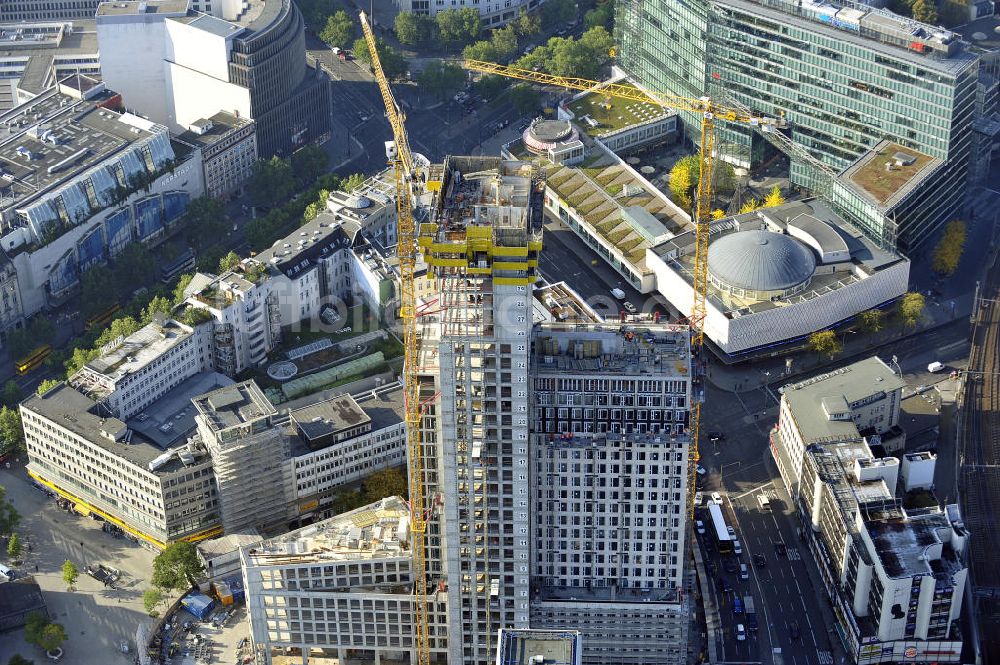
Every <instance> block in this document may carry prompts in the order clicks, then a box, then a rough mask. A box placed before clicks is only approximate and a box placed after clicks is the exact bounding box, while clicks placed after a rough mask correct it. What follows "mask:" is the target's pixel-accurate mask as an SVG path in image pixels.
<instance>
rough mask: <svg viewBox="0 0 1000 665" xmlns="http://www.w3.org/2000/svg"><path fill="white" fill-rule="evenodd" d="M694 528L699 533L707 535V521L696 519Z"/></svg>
mask: <svg viewBox="0 0 1000 665" xmlns="http://www.w3.org/2000/svg"><path fill="white" fill-rule="evenodd" d="M694 529H695V531H697V532H698V533H699V534H701V535H703V536H704V535H705V523H704V522H702V521H701V520H695V521H694Z"/></svg>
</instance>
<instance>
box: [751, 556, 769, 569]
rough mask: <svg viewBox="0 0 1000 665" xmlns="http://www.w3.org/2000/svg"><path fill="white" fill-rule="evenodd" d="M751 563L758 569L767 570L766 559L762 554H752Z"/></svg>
mask: <svg viewBox="0 0 1000 665" xmlns="http://www.w3.org/2000/svg"><path fill="white" fill-rule="evenodd" d="M753 563H754V565H755V566H758V567H760V568H767V557H766V556H764V555H763V554H754V555H753Z"/></svg>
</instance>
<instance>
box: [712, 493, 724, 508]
mask: <svg viewBox="0 0 1000 665" xmlns="http://www.w3.org/2000/svg"><path fill="white" fill-rule="evenodd" d="M712 503H715V504H718V505H720V506H721V505H722V495H721V494H719V493H718V492H712Z"/></svg>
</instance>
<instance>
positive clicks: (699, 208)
mask: <svg viewBox="0 0 1000 665" xmlns="http://www.w3.org/2000/svg"><path fill="white" fill-rule="evenodd" d="M464 67H465V68H466V69H469V70H472V71H476V72H482V73H484V74H493V75H496V76H503V77H505V78H512V79H519V80H521V81H529V82H531V83H540V84H543V85H554V86H559V87H563V88H568V89H570V90H592V91H594V93H596V94H601V95H605V96H607V97H617V98H620V99H630V100H633V101H637V102H648V101H649V100H650V99H652V100H653V101H655V102H658V103H659V104H661V105H663V106H666V107H668V108H672V109H676V110H678V111H693V112H695V113H699V114H700V115H701V150H700V151H699V154H698V160H699V162H700V167H701V168H700V173H699V176H698V189H697V196H696V198H695V220H694V221H695V253H694V279H693V284H692V289H693V291H694V298H693V302H692V305H691V316H690V322H691V328H692V331H693V334H692V337H691V346H692V349H693V350H695V351H696V352H700V351H701V350H702V346H703V343H704V341H705V327H704V322H705V316H706V309H705V297H706V294H707V293H708V230H709V221H710V211H711V204H712V163H713V157H714V151H715V123H716V121H718V120H722V121H724V122H736V123H741V124H744V125H750V126H752V127H756V128H758V129H759V130H760V131H761V132H776V130H777V128H778V127H779V126H780V125H781V121H780V120H777V119H774V118H766V117H763V116H758V115H755V114H753V113H751V112H750V111H749V110H748V109H744V108H739V107H737V106H735V105H727V104H723V103H719V102H716V101H713V100H712V99H710V98H708V97H701V98H699V99H693V98H689V97H678V96H677V95H671V94H669V93H664V92H649V91H643V90H639V89H637V88H634V87H632V86H631V85H622V84H620V83H601V82H599V81H590V80H587V79H581V78H573V77H567V76H555V75H553V74H546V73H545V72H536V71H532V70H529V69H521V68H519V67H510V66H507V65H498V64H496V63H493V62H484V61H481V60H466V61H465V64H464ZM700 433H701V401H700V400H695V401H694V410H693V411H692V413H691V454H690V456H689V460H688V461H689V464H688V467H689V468H688V498H689V501H688V503H689V508H690V511H691V515H692V516H693V515H694V491H695V478H696V475H695V470H696V469H697V466H698V460H699V458H700V455H699V453H698V436H699V435H700Z"/></svg>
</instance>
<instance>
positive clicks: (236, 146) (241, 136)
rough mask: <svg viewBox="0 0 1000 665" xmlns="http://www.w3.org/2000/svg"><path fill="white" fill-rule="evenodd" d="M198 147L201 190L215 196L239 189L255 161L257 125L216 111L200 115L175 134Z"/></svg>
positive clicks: (241, 187) (218, 197) (178, 138)
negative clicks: (185, 128) (203, 172)
mask: <svg viewBox="0 0 1000 665" xmlns="http://www.w3.org/2000/svg"><path fill="white" fill-rule="evenodd" d="M177 140H178V141H182V142H184V143H187V144H190V145H193V146H195V147H198V148H200V149H201V162H202V168H203V169H204V171H205V193H206V194H207V195H208V196H211V197H213V198H217V199H227V198H231V197H232V196H234V195H235V194H237V193H239V192H241V191H243V185H245V184H246V183H247V181H248V180H250V176H252V175H253V166H254V164H255V163H256V162H257V126H256V124H255V123H254V122H253V121H252V120H249V119H247V118H242V117H240V116H238V115H234V114H232V113H230V112H228V111H219V112H218V113H216V114H215V115H213V116H212V117H211V118H200V119H198V120H195V121H194V122H193V123H191V125H190V126H189V127H188V131H186V132H184V133H183V134H181V135H179V136H178V137H177Z"/></svg>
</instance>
